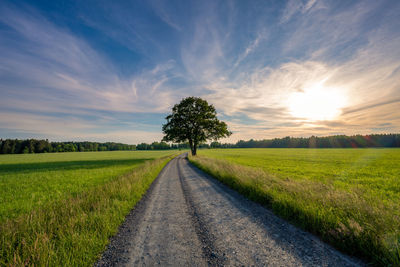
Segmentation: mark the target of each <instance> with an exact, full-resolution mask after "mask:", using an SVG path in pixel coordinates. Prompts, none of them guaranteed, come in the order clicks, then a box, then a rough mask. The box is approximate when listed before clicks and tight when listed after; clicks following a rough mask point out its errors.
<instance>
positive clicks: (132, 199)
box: [0, 151, 177, 266]
mask: <svg viewBox="0 0 400 267" xmlns="http://www.w3.org/2000/svg"><path fill="white" fill-rule="evenodd" d="M176 153H177V151H118V152H117V151H116V152H85V153H52V154H26V155H0V203H1V205H0V242H1V245H0V249H1V251H0V266H3V265H14V264H15V265H51V266H58V265H68V266H90V265H92V264H93V262H94V261H95V260H96V258H97V257H98V256H99V255H100V253H101V252H102V251H103V249H104V248H105V245H106V244H107V242H108V238H109V237H110V236H111V235H112V234H114V233H115V232H116V230H117V228H118V226H119V225H120V224H121V223H122V221H123V219H124V217H125V215H126V214H127V213H128V212H129V210H131V208H132V207H133V206H134V205H135V203H136V202H137V201H138V200H139V199H140V198H141V196H142V195H143V194H144V192H145V191H146V190H147V188H148V187H149V186H150V184H151V182H152V181H153V180H154V178H155V177H156V176H157V175H158V173H159V172H160V170H161V169H162V168H163V167H164V166H165V164H166V163H167V162H168V161H169V160H170V159H171V156H172V155H174V154H176Z"/></svg>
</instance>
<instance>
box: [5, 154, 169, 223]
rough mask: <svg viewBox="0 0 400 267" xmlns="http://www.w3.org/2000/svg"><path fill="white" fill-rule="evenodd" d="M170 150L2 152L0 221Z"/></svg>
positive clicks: (98, 182)
mask: <svg viewBox="0 0 400 267" xmlns="http://www.w3.org/2000/svg"><path fill="white" fill-rule="evenodd" d="M172 153H173V152H172ZM170 154H171V151H112V152H109V151H107V152H84V153H77V152H72V153H48V154H19V155H0V203H1V205H0V223H1V222H2V221H4V220H5V219H10V218H16V217H17V216H19V215H21V214H23V213H26V212H29V211H31V210H32V209H33V208H37V207H38V206H41V205H44V204H46V203H48V202H52V201H54V200H56V199H61V198H63V197H65V196H69V195H74V194H77V193H80V192H84V191H85V190H87V189H88V188H90V187H93V186H96V185H101V184H104V183H106V182H108V181H111V180H113V179H115V178H116V177H118V176H120V175H122V174H124V173H127V172H129V171H130V170H132V169H134V168H135V167H137V166H139V165H140V164H142V163H143V162H144V161H146V160H151V159H155V158H159V157H162V156H166V155H170Z"/></svg>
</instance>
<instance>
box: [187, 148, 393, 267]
mask: <svg viewBox="0 0 400 267" xmlns="http://www.w3.org/2000/svg"><path fill="white" fill-rule="evenodd" d="M198 154H199V156H198V157H190V160H191V162H193V163H194V164H196V165H197V166H198V167H200V168H201V169H203V170H205V171H206V172H208V173H210V174H212V175H213V176H215V177H216V178H218V179H219V180H221V181H222V182H224V183H225V184H227V185H229V186H231V187H232V188H234V189H236V190H238V191H239V192H241V193H243V194H245V195H246V196H247V197H249V198H251V199H253V200H255V201H258V202H260V203H262V204H264V205H266V206H268V207H270V208H271V209H272V210H273V211H274V212H275V213H277V214H278V215H280V216H281V217H283V218H286V219H288V220H290V221H292V222H293V223H295V224H297V225H299V226H301V227H302V228H304V229H306V230H308V231H311V232H313V233H315V234H318V235H319V236H320V237H322V238H323V239H324V240H326V241H328V242H330V243H331V244H333V245H335V246H336V247H338V248H339V249H341V250H343V251H346V252H348V253H350V254H355V255H358V256H361V257H363V258H365V259H367V260H368V261H370V262H372V263H374V264H377V265H396V266H398V265H400V149H211V150H201V151H199V153H198Z"/></svg>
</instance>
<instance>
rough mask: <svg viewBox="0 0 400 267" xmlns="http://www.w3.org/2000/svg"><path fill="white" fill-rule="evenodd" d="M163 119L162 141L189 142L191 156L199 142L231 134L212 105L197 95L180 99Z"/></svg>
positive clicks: (194, 153)
mask: <svg viewBox="0 0 400 267" xmlns="http://www.w3.org/2000/svg"><path fill="white" fill-rule="evenodd" d="M165 119H166V120H167V123H166V124H164V125H163V127H162V130H163V133H164V134H165V136H164V138H163V141H172V142H177V143H181V142H189V145H190V150H191V151H192V155H193V156H195V155H196V151H197V146H198V145H199V144H200V143H202V142H205V141H206V140H209V139H212V140H218V139H219V138H222V137H228V136H230V135H231V134H232V133H231V132H230V131H228V127H227V125H226V123H225V122H223V121H220V120H218V118H217V112H216V111H215V108H214V106H213V105H209V104H208V103H207V101H206V100H203V99H201V98H199V97H193V96H191V97H187V98H184V99H182V101H181V102H180V103H179V104H176V105H175V106H174V107H173V108H172V114H171V115H168V116H167V117H166V118H165Z"/></svg>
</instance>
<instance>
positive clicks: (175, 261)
mask: <svg viewBox="0 0 400 267" xmlns="http://www.w3.org/2000/svg"><path fill="white" fill-rule="evenodd" d="M96 265H97V266H154V265H162V266H210V265H211V266H360V265H363V263H362V262H361V261H359V260H357V259H354V258H350V257H348V256H346V255H343V254H342V253H340V252H338V251H336V250H335V249H333V248H332V247H330V246H328V245H326V244H324V243H323V242H321V241H320V240H319V239H318V238H317V237H315V236H313V235H311V234H309V233H306V232H304V231H302V230H299V229H298V228H296V227H294V226H292V225H291V224H289V223H287V222H285V221H284V220H282V219H280V218H278V217H276V216H275V215H274V214H272V213H271V212H270V211H269V210H267V209H265V208H263V207H262V206H260V205H258V204H256V203H254V202H251V201H249V200H247V199H246V198H244V197H242V196H241V195H239V194H238V193H236V192H234V191H233V190H231V189H229V188H227V187H226V186H224V185H222V184H221V183H219V182H218V181H217V180H215V179H213V178H211V177H210V176H208V175H207V174H205V173H203V172H202V171H200V170H199V169H197V168H196V167H194V166H192V165H190V164H189V162H188V160H187V159H186V158H185V156H184V155H181V156H179V157H177V158H175V159H173V160H172V161H171V162H170V163H168V165H167V166H166V167H165V168H164V169H163V171H162V172H161V173H160V175H159V177H158V178H157V179H156V181H155V182H154V183H153V184H152V186H151V188H150V189H149V191H148V193H147V194H146V195H145V196H144V198H143V199H142V200H141V201H140V202H139V204H138V205H137V206H136V208H135V209H134V210H133V211H132V212H131V213H130V214H129V215H128V216H127V218H126V221H125V222H124V224H123V225H122V226H121V227H120V229H119V232H118V234H117V235H116V236H115V237H113V238H112V239H111V243H110V245H109V246H108V249H107V250H106V251H105V253H104V254H103V256H102V258H101V259H100V260H99V262H98V263H97V264H96Z"/></svg>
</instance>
